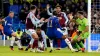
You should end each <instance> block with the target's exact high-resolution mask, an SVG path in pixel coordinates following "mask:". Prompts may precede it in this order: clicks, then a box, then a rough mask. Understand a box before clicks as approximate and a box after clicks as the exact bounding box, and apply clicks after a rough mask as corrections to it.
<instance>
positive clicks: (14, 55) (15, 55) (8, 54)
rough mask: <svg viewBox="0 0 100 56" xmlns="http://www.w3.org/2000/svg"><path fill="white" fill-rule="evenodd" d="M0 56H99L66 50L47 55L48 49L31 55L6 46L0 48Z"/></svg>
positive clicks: (98, 54)
mask: <svg viewBox="0 0 100 56" xmlns="http://www.w3.org/2000/svg"><path fill="white" fill-rule="evenodd" d="M0 56H100V53H97V52H91V53H88V52H85V53H82V52H78V53H72V52H71V51H70V50H68V49H67V48H64V49H61V50H54V51H53V52H52V53H49V48H48V50H47V51H45V52H44V53H32V52H30V51H19V50H18V48H17V47H14V51H11V50H10V49H9V47H8V46H6V47H3V46H0Z"/></svg>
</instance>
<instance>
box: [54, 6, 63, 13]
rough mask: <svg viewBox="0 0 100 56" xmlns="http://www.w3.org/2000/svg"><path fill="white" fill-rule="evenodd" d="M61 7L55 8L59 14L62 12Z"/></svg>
mask: <svg viewBox="0 0 100 56" xmlns="http://www.w3.org/2000/svg"><path fill="white" fill-rule="evenodd" d="M61 8H62V7H61V6H60V5H57V6H56V7H55V10H56V12H57V13H59V12H61Z"/></svg>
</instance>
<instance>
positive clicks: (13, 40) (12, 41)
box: [10, 38, 15, 51]
mask: <svg viewBox="0 0 100 56" xmlns="http://www.w3.org/2000/svg"><path fill="white" fill-rule="evenodd" d="M14 42H15V38H11V43H10V48H11V50H12V51H14V49H13V45H14Z"/></svg>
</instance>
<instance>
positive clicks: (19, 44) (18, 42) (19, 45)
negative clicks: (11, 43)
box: [15, 40, 22, 48]
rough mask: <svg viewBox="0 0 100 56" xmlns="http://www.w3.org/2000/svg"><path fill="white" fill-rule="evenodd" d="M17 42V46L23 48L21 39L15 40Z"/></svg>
mask: <svg viewBox="0 0 100 56" xmlns="http://www.w3.org/2000/svg"><path fill="white" fill-rule="evenodd" d="M15 43H16V44H17V46H18V47H19V48H22V46H21V43H20V41H19V40H18V41H15Z"/></svg>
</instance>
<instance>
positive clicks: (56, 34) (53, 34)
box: [46, 29, 63, 39]
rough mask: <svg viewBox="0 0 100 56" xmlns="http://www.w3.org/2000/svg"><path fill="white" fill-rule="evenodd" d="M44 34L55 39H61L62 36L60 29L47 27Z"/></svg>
mask: <svg viewBox="0 0 100 56" xmlns="http://www.w3.org/2000/svg"><path fill="white" fill-rule="evenodd" d="M46 34H47V36H48V38H49V39H55V38H56V39H61V38H62V36H63V34H62V33H61V32H60V31H58V30H51V29H48V30H47V33H46Z"/></svg>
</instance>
